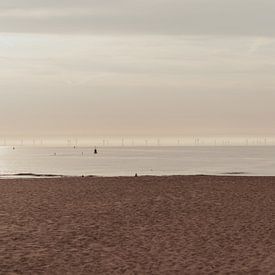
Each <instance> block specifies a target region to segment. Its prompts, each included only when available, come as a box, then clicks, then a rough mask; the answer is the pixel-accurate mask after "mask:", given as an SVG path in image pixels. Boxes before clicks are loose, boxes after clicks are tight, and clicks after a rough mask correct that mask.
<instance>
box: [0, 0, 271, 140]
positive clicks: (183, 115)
mask: <svg viewBox="0 0 275 275" xmlns="http://www.w3.org/2000/svg"><path fill="white" fill-rule="evenodd" d="M274 14H275V1H274V0H242V1H240V0H146V1H145V0H130V1H129V0H116V1H113V0H97V1H95V0H90V1H88V0H78V1H75V0H59V1H53V0H47V1H44V0H43V1H42V0H41V1H39V0H24V1H22V0H9V1H1V2H0V125H1V128H0V136H1V135H2V136H8V135H18V136H19V135H77V136H82V135H83V136H87V135H88V136H124V135H125V136H127V135H129V136H183V135H186V136H190V135H213V136H214V135H227V136H234V135H240V136H241V135H254V136H255V135H259V136H265V135H274V134H275V127H274V121H273V118H274V117H275V108H274V102H275V77H274V75H275V28H274V26H275V17H274Z"/></svg>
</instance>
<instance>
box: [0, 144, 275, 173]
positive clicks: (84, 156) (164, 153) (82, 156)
mask: <svg viewBox="0 0 275 275" xmlns="http://www.w3.org/2000/svg"><path fill="white" fill-rule="evenodd" d="M22 173H33V174H56V175H68V176H80V175H98V176H126V175H130V176H132V175H134V174H135V173H138V174H139V175H193V174H208V175H209V174H211V175H220V174H232V175H233V174H243V175H264V176H275V147H273V146H259V147H230V146H228V147H112V148H111V147H104V148H98V154H97V155H94V154H93V148H87V147H86V148H81V147H79V148H75V149H74V148H66V147H58V148H56V147H52V148H47V147H44V148H43V147H32V148H31V147H16V148H15V149H14V150H13V148H12V147H0V176H1V177H10V176H14V175H15V174H22ZM20 176H21V177H23V175H20Z"/></svg>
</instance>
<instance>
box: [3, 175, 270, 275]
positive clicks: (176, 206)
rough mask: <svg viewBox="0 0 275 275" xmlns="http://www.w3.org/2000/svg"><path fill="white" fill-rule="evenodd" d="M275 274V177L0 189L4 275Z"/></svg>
mask: <svg viewBox="0 0 275 275" xmlns="http://www.w3.org/2000/svg"><path fill="white" fill-rule="evenodd" d="M43 273H44V274H212V273H219V274H226V273H234V274H236V273H238V274H275V177H225V176H224V177H223V176H220V177H211V176H172V177H137V178H135V177H122V178H119V177H117V178H97V177H85V178H53V179H2V180H0V274H43Z"/></svg>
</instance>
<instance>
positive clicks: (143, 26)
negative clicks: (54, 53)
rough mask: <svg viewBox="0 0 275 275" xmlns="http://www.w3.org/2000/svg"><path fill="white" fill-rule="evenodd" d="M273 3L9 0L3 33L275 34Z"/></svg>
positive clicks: (0, 11) (0, 22)
mask: <svg viewBox="0 0 275 275" xmlns="http://www.w3.org/2000/svg"><path fill="white" fill-rule="evenodd" d="M274 12H275V2H274V1H273V0H242V1H239V0H169V1H168V0H151V1H145V0H131V1H129V0H127V1H126V0H117V1H110V0H109V1H106V0H105V1H102V0H101V1H30V0H26V1H21V0H17V1H6V2H2V3H1V4H0V32H35V33H86V34H102V33H105V34H110V33H112V34H165V35H167V34H170V35H250V36H274V34H275V30H274V27H273V26H274V24H275V17H274Z"/></svg>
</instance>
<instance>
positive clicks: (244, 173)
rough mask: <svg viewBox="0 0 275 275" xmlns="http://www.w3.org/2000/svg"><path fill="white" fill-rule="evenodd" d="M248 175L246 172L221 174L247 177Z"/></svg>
mask: <svg viewBox="0 0 275 275" xmlns="http://www.w3.org/2000/svg"><path fill="white" fill-rule="evenodd" d="M247 174H248V173H246V172H226V173H221V175H247Z"/></svg>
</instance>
